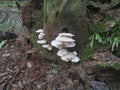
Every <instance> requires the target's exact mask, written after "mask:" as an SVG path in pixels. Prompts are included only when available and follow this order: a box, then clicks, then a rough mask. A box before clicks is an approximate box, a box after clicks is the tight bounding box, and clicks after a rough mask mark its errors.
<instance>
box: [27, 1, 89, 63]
mask: <svg viewBox="0 0 120 90" xmlns="http://www.w3.org/2000/svg"><path fill="white" fill-rule="evenodd" d="M33 1H34V0H33ZM37 1H38V0H37ZM37 1H34V2H37ZM36 4H37V3H36ZM38 4H39V3H38ZM27 7H28V6H27ZM40 13H41V12H40ZM43 13H44V15H43V29H44V30H45V38H46V40H47V41H48V43H49V44H50V43H51V41H52V40H54V39H55V37H56V36H57V35H58V34H59V33H61V32H62V31H63V30H64V29H66V30H67V32H69V33H72V34H74V35H75V37H74V39H75V43H76V47H75V48H71V49H70V50H71V51H77V52H78V56H79V57H80V58H81V57H82V56H83V55H82V51H83V50H84V49H85V48H86V46H87V43H88V26H87V20H86V7H85V2H84V0H44V4H43ZM27 20H28V19H27ZM40 20H41V19H40ZM40 20H39V21H38V20H37V21H38V22H40ZM28 25H29V24H28ZM34 32H35V31H34ZM39 47H40V45H39ZM40 50H41V51H42V53H41V54H42V55H43V56H44V57H45V58H47V59H49V60H52V61H54V62H59V61H60V62H61V60H58V59H60V58H58V56H57V55H56V53H57V49H53V50H52V51H47V50H45V49H43V48H42V47H40Z"/></svg>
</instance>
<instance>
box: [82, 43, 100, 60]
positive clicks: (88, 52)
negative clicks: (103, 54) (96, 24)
mask: <svg viewBox="0 0 120 90" xmlns="http://www.w3.org/2000/svg"><path fill="white" fill-rule="evenodd" d="M100 48H101V45H100V44H99V43H95V45H94V47H92V48H90V47H89V48H86V49H84V50H83V52H82V55H83V56H82V58H81V61H86V60H90V59H91V57H92V55H93V54H94V53H95V52H97V51H98V50H99V49H100Z"/></svg>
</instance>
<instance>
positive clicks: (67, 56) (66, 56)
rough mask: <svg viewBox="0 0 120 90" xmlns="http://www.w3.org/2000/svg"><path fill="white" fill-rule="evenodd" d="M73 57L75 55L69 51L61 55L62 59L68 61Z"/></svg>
mask: <svg viewBox="0 0 120 90" xmlns="http://www.w3.org/2000/svg"><path fill="white" fill-rule="evenodd" d="M72 58H74V55H73V53H71V52H68V53H67V54H65V55H64V56H62V57H61V59H62V60H64V61H66V62H68V61H70V60H71V59H72Z"/></svg>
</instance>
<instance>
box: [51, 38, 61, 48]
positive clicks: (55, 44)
mask: <svg viewBox="0 0 120 90" xmlns="http://www.w3.org/2000/svg"><path fill="white" fill-rule="evenodd" d="M51 45H52V46H54V47H56V48H58V49H62V48H63V42H61V41H57V40H53V41H52V42H51Z"/></svg>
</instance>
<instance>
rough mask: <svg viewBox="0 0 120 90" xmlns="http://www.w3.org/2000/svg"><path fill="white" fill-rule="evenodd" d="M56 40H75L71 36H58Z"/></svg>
mask: <svg viewBox="0 0 120 90" xmlns="http://www.w3.org/2000/svg"><path fill="white" fill-rule="evenodd" d="M56 40H58V41H61V42H74V41H75V40H74V39H72V38H70V37H63V36H58V37H57V38H56Z"/></svg>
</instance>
